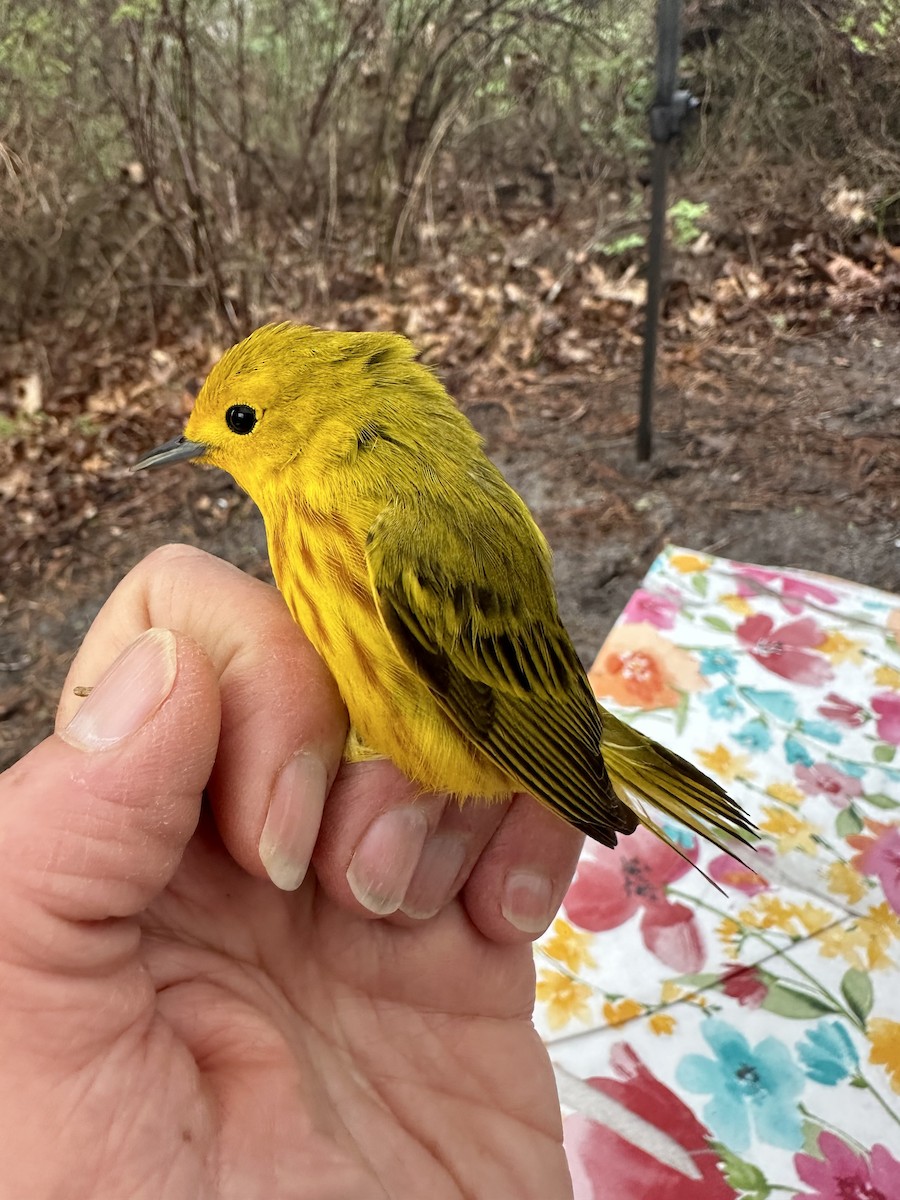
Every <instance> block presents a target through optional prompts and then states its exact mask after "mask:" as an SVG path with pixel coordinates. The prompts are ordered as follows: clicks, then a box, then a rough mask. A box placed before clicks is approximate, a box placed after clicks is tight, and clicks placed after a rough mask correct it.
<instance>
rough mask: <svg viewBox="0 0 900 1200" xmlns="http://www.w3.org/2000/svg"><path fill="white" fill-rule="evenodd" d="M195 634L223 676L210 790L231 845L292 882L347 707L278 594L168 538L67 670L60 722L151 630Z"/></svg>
mask: <svg viewBox="0 0 900 1200" xmlns="http://www.w3.org/2000/svg"><path fill="white" fill-rule="evenodd" d="M152 627H157V628H159V627H162V628H166V629H172V630H174V631H176V632H179V633H184V634H187V635H188V636H189V637H191V638H193V640H194V641H195V642H197V643H198V644H199V645H200V647H201V648H202V649H203V650H204V651H205V653H206V654H207V655H208V657H209V658H210V660H211V662H212V664H213V667H214V668H215V671H216V674H217V676H218V678H219V687H220V692H221V701H222V725H221V735H220V742H219V749H218V753H217V755H216V763H215V766H214V768H213V773H212V775H211V777H210V781H209V786H208V789H207V790H208V793H209V797H210V801H211V804H212V806H213V811H214V812H215V816H216V823H217V825H218V828H219V832H220V834H221V836H222V840H223V841H224V843H225V846H226V848H227V850H228V852H229V853H230V854H231V855H232V857H233V858H234V859H235V860H236V861H237V862H238V863H240V865H241V866H242V867H243V868H244V869H245V870H246V871H249V872H250V873H251V874H253V875H256V876H262V875H264V874H266V873H268V875H269V876H270V878H272V880H273V882H275V883H277V884H278V885H279V886H280V887H284V888H293V887H297V886H298V885H299V884H300V882H301V881H302V879H303V875H304V874H305V871H306V865H307V864H308V862H309V858H310V855H311V854H312V850H313V846H314V844H315V839H316V835H317V833H318V829H319V823H320V820H321V816H322V808H323V805H324V803H325V797H326V795H327V792H328V789H329V787H330V785H331V782H332V781H333V779H334V777H335V775H336V774H337V770H338V767H339V765H340V761H341V753H342V751H343V747H344V742H345V740H346V735H347V715H346V711H345V709H344V706H343V704H342V702H341V698H340V695H339V693H338V690H337V687H336V686H335V684H334V681H333V679H332V678H331V676H330V674H329V673H328V671H327V669H326V667H325V665H324V663H323V662H322V660H321V659H320V658H319V656H318V655H317V654H316V652H315V650H313V648H312V646H310V644H309V642H307V640H306V639H305V638H304V637H303V634H302V633H301V632H300V630H299V629H298V627H297V626H296V625H295V624H294V622H293V620H292V618H291V616H290V614H289V612H288V610H287V608H286V607H285V604H284V601H283V600H282V599H281V596H280V595H279V594H278V592H277V591H276V590H275V589H274V588H272V587H270V586H268V585H267V584H264V583H261V582H259V580H256V579H251V578H250V577H249V576H248V575H245V574H244V573H243V572H242V571H239V570H238V569H237V568H236V567H232V566H230V565H229V564H228V563H225V562H222V560H221V559H218V558H214V557H213V556H212V555H210V554H207V553H205V552H204V551H202V550H196V549H194V548H193V547H191V546H177V545H174V546H165V547H163V548H161V549H159V550H155V551H153V553H152V554H150V555H148V557H147V558H145V559H144V560H143V561H142V562H141V563H139V564H138V566H136V567H135V568H134V569H133V570H132V571H131V572H130V573H129V574H128V575H126V577H125V578H124V579H123V580H122V582H121V583H120V584H119V586H118V587H117V588H116V589H115V591H114V592H113V593H112V595H111V596H110V598H109V599H108V600H107V602H106V604H105V605H104V606H103V608H102V609H101V611H100V613H99V614H98V616H97V618H96V620H95V621H94V623H93V625H92V626H91V628H90V630H89V632H88V634H87V637H86V638H85V640H84V643H83V644H82V646H81V649H80V650H79V652H78V654H77V655H76V657H75V661H74V662H73V663H72V666H71V668H70V670H69V673H68V676H67V678H66V683H65V687H64V689H63V695H62V699H61V700H60V705H59V710H58V712H57V717H56V726H57V729H59V728H61V727H62V726H65V725H66V724H67V723H68V722H69V721H70V720H71V718H72V716H73V715H74V713H75V711H76V709H77V707H78V705H79V704H80V703H81V701H80V700H79V699H78V698H77V696H76V694H75V690H74V689H75V688H76V687H85V686H91V685H92V684H94V683H95V682H96V681H97V680H98V679H99V678H100V676H101V675H102V674H103V672H104V671H105V669H106V668H107V667H108V666H109V665H110V663H111V662H113V661H114V660H115V659H116V657H117V656H118V655H119V653H120V652H121V651H122V650H123V649H124V648H125V647H126V646H128V645H130V644H131V643H132V642H133V641H135V639H136V638H138V637H139V636H140V635H141V634H142V633H143V632H144V631H145V630H147V629H150V628H152Z"/></svg>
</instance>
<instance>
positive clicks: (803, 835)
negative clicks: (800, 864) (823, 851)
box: [759, 804, 822, 854]
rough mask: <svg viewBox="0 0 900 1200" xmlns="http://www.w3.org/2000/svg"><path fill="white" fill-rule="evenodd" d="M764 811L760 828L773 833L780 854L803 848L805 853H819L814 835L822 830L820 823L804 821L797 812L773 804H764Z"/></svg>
mask: <svg viewBox="0 0 900 1200" xmlns="http://www.w3.org/2000/svg"><path fill="white" fill-rule="evenodd" d="M762 812H763V819H762V820H761V821H760V822H759V828H760V829H761V830H763V832H764V833H771V834H772V835H773V837H774V838H775V842H776V845H777V846H778V853H779V854H788V853H789V852H790V851H791V850H802V851H803V853H804V854H818V853H819V847H818V846H817V845H816V843H815V842H814V841H813V835H814V834H817V833H821V832H822V830H821V827H820V826H819V825H813V824H812V823H811V822H810V821H804V820H803V818H802V817H798V816H797V814H796V813H792V812H789V811H788V810H787V809H786V808H776V807H775V806H774V805H773V804H764V805H763V809H762Z"/></svg>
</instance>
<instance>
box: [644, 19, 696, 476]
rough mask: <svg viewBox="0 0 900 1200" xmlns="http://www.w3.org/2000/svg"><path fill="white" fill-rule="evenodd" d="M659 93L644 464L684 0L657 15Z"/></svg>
mask: <svg viewBox="0 0 900 1200" xmlns="http://www.w3.org/2000/svg"><path fill="white" fill-rule="evenodd" d="M656 29H657V40H658V45H657V54H656V95H655V97H654V100H653V107H652V108H651V110H650V136H651V138H652V139H653V161H652V169H651V189H652V191H651V202H650V237H649V239H648V242H647V255H648V257H647V307H646V312H645V315H644V359H643V367H642V371H641V399H640V409H639V413H638V428H637V458H638V462H646V461H647V460H648V459H649V457H650V453H651V451H652V449H653V391H654V384H655V376H656V350H657V343H658V335H659V310H660V304H661V302H662V268H663V254H664V252H665V246H666V181H667V178H668V174H669V157H670V153H671V146H672V141H673V139H674V138H675V137H677V135H678V133H679V131H680V128H681V122H682V120H683V118H684V116H685V115H686V113H687V112H688V111H689V110H690V108H691V104H692V101H691V97H690V96H689V95H688V94H687V93H686V92H679V91H677V90H676V88H677V83H678V59H679V56H680V41H681V0H659V3H658V6H657V12H656Z"/></svg>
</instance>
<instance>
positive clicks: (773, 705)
mask: <svg viewBox="0 0 900 1200" xmlns="http://www.w3.org/2000/svg"><path fill="white" fill-rule="evenodd" d="M742 691H743V693H744V695H745V696H746V697H747V699H748V700H749V701H750V703H751V704H755V705H756V706H757V708H762V709H765V711H766V712H767V713H771V714H772V716H773V717H777V718H778V720H779V721H793V719H794V717H795V716H796V715H797V701H796V700H795V699H794V697H793V696H792V695H791V693H790V692H769V691H760V689H759V688H754V687H745V688H743V689H742Z"/></svg>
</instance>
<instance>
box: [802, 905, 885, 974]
mask: <svg viewBox="0 0 900 1200" xmlns="http://www.w3.org/2000/svg"><path fill="white" fill-rule="evenodd" d="M897 938H900V917H898V916H897V914H896V913H895V912H893V911H892V910H891V909H890V908H888V905H887V903H884V904H879V905H878V906H877V907H875V908H871V909H869V912H868V913H867V914H866V916H864V917H853V918H852V919H850V920H848V921H846V922H841V924H840V925H835V926H833V927H832V928H831V929H825V930H823V931H822V932H821V933H820V934H819V935H818V938H817V941H818V943H819V953H820V954H821V955H822V957H823V958H842V959H843V960H844V962H846V963H847V965H848V966H850V967H855V968H856V970H857V971H883V970H884V969H885V968H887V967H892V966H893V965H894V960H893V959H892V958H891V956H890V955H889V954H888V953H887V951H888V948H889V947H890V945H891V943H892V942H893V941H895V940H896V939H897Z"/></svg>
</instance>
